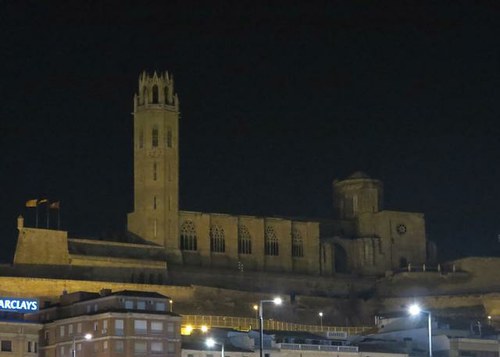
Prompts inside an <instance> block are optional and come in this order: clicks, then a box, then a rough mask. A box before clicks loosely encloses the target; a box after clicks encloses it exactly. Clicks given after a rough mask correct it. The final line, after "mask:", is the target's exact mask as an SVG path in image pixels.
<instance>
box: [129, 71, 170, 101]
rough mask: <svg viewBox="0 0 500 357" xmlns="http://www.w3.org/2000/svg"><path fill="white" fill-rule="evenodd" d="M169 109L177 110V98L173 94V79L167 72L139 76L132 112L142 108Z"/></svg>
mask: <svg viewBox="0 0 500 357" xmlns="http://www.w3.org/2000/svg"><path fill="white" fill-rule="evenodd" d="M154 106H158V107H164V108H165V107H170V108H168V109H170V110H174V111H178V110H179V98H178V96H177V94H176V93H175V92H174V77H173V76H172V75H170V74H169V73H168V72H167V71H165V72H163V73H162V72H160V73H159V74H158V73H157V72H156V71H155V72H153V74H149V73H147V72H146V71H143V72H142V73H141V74H140V76H139V88H138V91H137V93H136V94H135V95H134V111H137V110H140V109H142V108H151V107H154Z"/></svg>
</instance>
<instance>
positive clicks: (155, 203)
mask: <svg viewBox="0 0 500 357" xmlns="http://www.w3.org/2000/svg"><path fill="white" fill-rule="evenodd" d="M157 205H158V203H157V199H156V196H154V197H153V209H156V207H157ZM155 236H156V234H155Z"/></svg>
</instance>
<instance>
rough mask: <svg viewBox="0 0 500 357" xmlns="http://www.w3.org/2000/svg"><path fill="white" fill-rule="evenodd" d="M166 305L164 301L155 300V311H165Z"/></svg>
mask: <svg viewBox="0 0 500 357" xmlns="http://www.w3.org/2000/svg"><path fill="white" fill-rule="evenodd" d="M166 307H167V305H166V304H165V303H164V302H157V303H156V304H155V310H156V311H166V310H167V309H166Z"/></svg>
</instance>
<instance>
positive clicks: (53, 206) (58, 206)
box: [49, 201, 61, 209]
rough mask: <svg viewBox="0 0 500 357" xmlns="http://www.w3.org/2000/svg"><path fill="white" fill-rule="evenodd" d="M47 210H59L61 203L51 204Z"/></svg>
mask: <svg viewBox="0 0 500 357" xmlns="http://www.w3.org/2000/svg"><path fill="white" fill-rule="evenodd" d="M49 208H50V209H59V208H61V201H56V202H52V203H51V204H50V205H49Z"/></svg>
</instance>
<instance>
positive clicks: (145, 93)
mask: <svg viewBox="0 0 500 357" xmlns="http://www.w3.org/2000/svg"><path fill="white" fill-rule="evenodd" d="M147 103H148V88H147V87H143V88H142V104H147Z"/></svg>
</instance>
